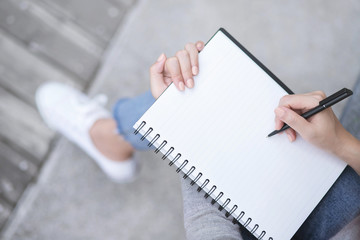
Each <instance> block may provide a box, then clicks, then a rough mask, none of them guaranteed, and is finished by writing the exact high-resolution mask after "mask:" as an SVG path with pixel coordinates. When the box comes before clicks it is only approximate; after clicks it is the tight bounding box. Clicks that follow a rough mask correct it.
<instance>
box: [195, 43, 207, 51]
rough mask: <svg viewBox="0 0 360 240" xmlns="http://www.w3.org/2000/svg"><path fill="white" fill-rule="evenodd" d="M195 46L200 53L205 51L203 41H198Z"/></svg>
mask: <svg viewBox="0 0 360 240" xmlns="http://www.w3.org/2000/svg"><path fill="white" fill-rule="evenodd" d="M195 46H196V48H197V50H198V51H199V52H201V51H202V50H203V49H204V46H205V45H204V42H203V41H197V42H196V44H195Z"/></svg>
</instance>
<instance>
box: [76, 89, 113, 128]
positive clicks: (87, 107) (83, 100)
mask: <svg viewBox="0 0 360 240" xmlns="http://www.w3.org/2000/svg"><path fill="white" fill-rule="evenodd" d="M76 100H77V101H78V102H79V108H78V109H77V110H78V111H79V114H77V115H76V116H77V117H78V119H76V121H74V122H75V123H76V126H74V130H75V131H76V130H77V131H79V130H84V129H87V128H88V127H89V125H90V124H92V123H93V122H92V121H93V118H94V116H96V115H98V114H99V111H104V112H105V110H103V109H102V108H103V106H105V105H106V103H107V101H108V97H107V96H106V95H105V94H98V95H96V96H94V97H93V98H91V99H89V98H88V97H87V96H85V97H80V98H79V99H76ZM104 115H105V114H104Z"/></svg>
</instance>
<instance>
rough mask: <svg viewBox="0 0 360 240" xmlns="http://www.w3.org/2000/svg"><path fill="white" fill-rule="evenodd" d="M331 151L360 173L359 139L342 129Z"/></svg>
mask: <svg viewBox="0 0 360 240" xmlns="http://www.w3.org/2000/svg"><path fill="white" fill-rule="evenodd" d="M333 153H334V154H335V155H336V156H338V157H339V158H340V159H341V160H343V161H345V162H346V163H347V164H348V165H350V166H351V167H352V168H353V169H354V170H355V171H356V172H357V173H358V174H359V175H360V141H359V140H358V139H356V138H355V137H354V136H353V135H351V134H350V133H349V132H348V131H346V130H345V129H343V131H342V132H341V134H339V136H338V141H337V146H336V147H335V148H334V151H333Z"/></svg>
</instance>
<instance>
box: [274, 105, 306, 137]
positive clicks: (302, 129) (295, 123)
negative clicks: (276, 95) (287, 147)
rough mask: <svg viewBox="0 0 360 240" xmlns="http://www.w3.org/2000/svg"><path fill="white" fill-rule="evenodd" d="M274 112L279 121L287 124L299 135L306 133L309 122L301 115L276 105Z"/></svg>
mask: <svg viewBox="0 0 360 240" xmlns="http://www.w3.org/2000/svg"><path fill="white" fill-rule="evenodd" d="M275 114H276V117H277V118H279V119H280V121H282V122H284V123H286V124H287V125H289V126H290V127H291V128H292V129H294V130H295V131H296V132H298V133H299V134H300V135H307V132H308V131H310V129H311V128H310V127H311V124H310V123H309V122H308V121H307V120H306V119H305V118H303V117H301V116H300V115H299V114H297V113H295V112H294V111H293V110H291V109H289V108H286V107H278V108H276V109H275Z"/></svg>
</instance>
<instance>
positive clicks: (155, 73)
mask: <svg viewBox="0 0 360 240" xmlns="http://www.w3.org/2000/svg"><path fill="white" fill-rule="evenodd" d="M165 61H166V56H165V54H161V55H160V56H159V58H158V59H157V61H156V62H155V63H154V64H153V65H152V66H151V67H150V80H151V82H152V83H154V84H156V85H162V84H164V85H165V83H164V75H163V72H164V65H165Z"/></svg>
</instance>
